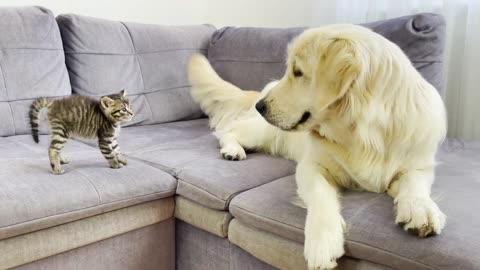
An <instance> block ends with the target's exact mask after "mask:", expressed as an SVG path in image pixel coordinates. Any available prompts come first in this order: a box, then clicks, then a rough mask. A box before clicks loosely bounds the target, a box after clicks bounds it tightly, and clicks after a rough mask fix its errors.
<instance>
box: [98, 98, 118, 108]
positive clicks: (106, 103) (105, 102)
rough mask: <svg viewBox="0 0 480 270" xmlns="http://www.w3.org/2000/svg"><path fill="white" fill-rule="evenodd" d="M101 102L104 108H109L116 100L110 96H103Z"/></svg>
mask: <svg viewBox="0 0 480 270" xmlns="http://www.w3.org/2000/svg"><path fill="white" fill-rule="evenodd" d="M100 103H101V104H102V106H103V107H104V108H108V107H110V106H112V105H113V104H115V101H114V100H113V99H111V98H109V97H102V98H101V99H100Z"/></svg>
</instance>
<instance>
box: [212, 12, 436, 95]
mask: <svg viewBox="0 0 480 270" xmlns="http://www.w3.org/2000/svg"><path fill="white" fill-rule="evenodd" d="M364 26H366V27H368V28H371V29H372V30H373V31H375V32H377V33H379V34H381V35H383V36H385V37H386V38H388V39H390V40H391V41H392V42H394V43H396V44H397V45H398V46H399V47H400V48H402V49H403V51H404V52H405V53H406V54H407V56H408V57H409V58H410V60H411V61H412V62H413V64H414V65H415V67H416V68H417V69H418V70H419V71H420V73H422V75H423V76H424V77H425V78H426V79H427V80H428V81H429V82H430V83H432V84H433V85H434V86H435V87H436V88H437V89H438V90H439V92H440V93H443V89H444V87H443V76H442V60H443V59H442V54H443V48H444V39H445V37H444V35H445V22H444V20H443V18H442V17H441V16H439V15H435V14H418V15H412V16H406V17H400V18H395V19H390V20H384V21H379V22H373V23H368V24H365V25H364ZM304 29H305V28H288V29H270V28H252V27H242V28H235V27H226V28H222V29H219V30H217V31H216V32H215V33H214V34H213V36H212V39H211V41H210V47H209V49H208V58H209V60H210V62H211V63H212V66H213V67H214V68H215V70H216V71H217V72H218V73H219V75H220V76H221V77H222V78H223V79H225V80H227V81H229V82H231V83H233V84H235V85H237V86H239V87H240V88H243V89H253V90H255V89H262V88H263V86H264V85H265V84H266V83H267V82H269V81H271V80H272V79H279V78H280V77H282V75H283V73H284V71H285V59H286V53H287V45H288V43H289V42H290V41H291V40H292V39H294V38H295V37H296V36H297V35H299V34H300V33H301V32H303V30H304Z"/></svg>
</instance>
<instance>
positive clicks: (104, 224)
mask: <svg viewBox="0 0 480 270" xmlns="http://www.w3.org/2000/svg"><path fill="white" fill-rule="evenodd" d="M173 210H174V200H173V198H172V197H170V198H163V199H160V200H155V201H150V202H146V203H142V204H137V205H134V206H130V207H126V208H122V209H117V210H114V211H110V212H107V213H103V214H100V215H95V216H92V217H88V218H84V219H81V220H77V221H74V222H68V223H65V224H61V225H59V226H53V227H51V228H47V229H44V230H40V231H36V232H31V233H26V234H22V235H19V236H16V237H10V238H7V239H3V240H1V241H0V250H1V251H2V252H0V269H8V268H11V267H15V266H19V265H22V264H26V263H29V262H33V261H36V260H39V259H43V258H46V257H49V256H53V255H56V254H59V253H62V252H65V251H68V250H72V249H75V248H78V247H81V246H85V245H88V244H91V243H94V242H97V241H100V240H103V239H107V238H110V237H113V236H116V235H119V234H122V233H126V232H129V231H133V230H136V229H139V228H142V227H145V226H149V225H152V224H155V223H158V222H161V221H164V220H167V219H169V218H171V217H172V214H173Z"/></svg>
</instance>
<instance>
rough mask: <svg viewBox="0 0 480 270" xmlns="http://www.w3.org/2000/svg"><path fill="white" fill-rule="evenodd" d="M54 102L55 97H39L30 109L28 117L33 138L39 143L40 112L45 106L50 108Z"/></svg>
mask: <svg viewBox="0 0 480 270" xmlns="http://www.w3.org/2000/svg"><path fill="white" fill-rule="evenodd" d="M52 103H53V99H49V98H37V99H35V100H34V101H33V102H32V104H31V105H30V110H29V111H28V118H30V127H31V129H32V137H33V140H34V141H35V142H36V143H38V141H39V140H38V122H39V121H38V114H39V113H40V110H42V109H43V108H50V106H51V105H52Z"/></svg>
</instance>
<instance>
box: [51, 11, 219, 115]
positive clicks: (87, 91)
mask: <svg viewBox="0 0 480 270" xmlns="http://www.w3.org/2000/svg"><path fill="white" fill-rule="evenodd" d="M57 21H58V23H59V26H60V31H61V33H62V38H63V44H64V47H65V58H66V64H67V67H68V71H69V73H70V80H71V83H72V88H73V91H74V93H77V94H81V95H97V96H98V95H104V94H108V93H113V92H117V91H119V90H120V89H126V92H127V94H128V96H129V98H130V99H132V102H133V107H134V110H135V112H136V115H135V117H134V119H133V121H132V122H130V123H129V124H130V125H132V124H136V123H137V124H138V123H143V124H153V123H163V122H170V121H177V120H184V119H195V118H199V117H200V116H202V113H201V111H200V108H199V106H198V105H196V104H195V103H194V102H193V99H192V98H191V97H190V86H189V83H188V79H187V74H186V72H187V69H186V63H187V60H188V58H189V56H190V55H191V54H193V53H195V52H201V53H206V51H207V46H208V41H209V39H210V36H211V34H212V33H213V31H214V30H215V29H214V27H213V26H210V25H196V26H160V25H147V24H139V23H126V22H114V21H108V20H102V19H97V18H91V17H85V16H79V15H60V16H58V17H57Z"/></svg>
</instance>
